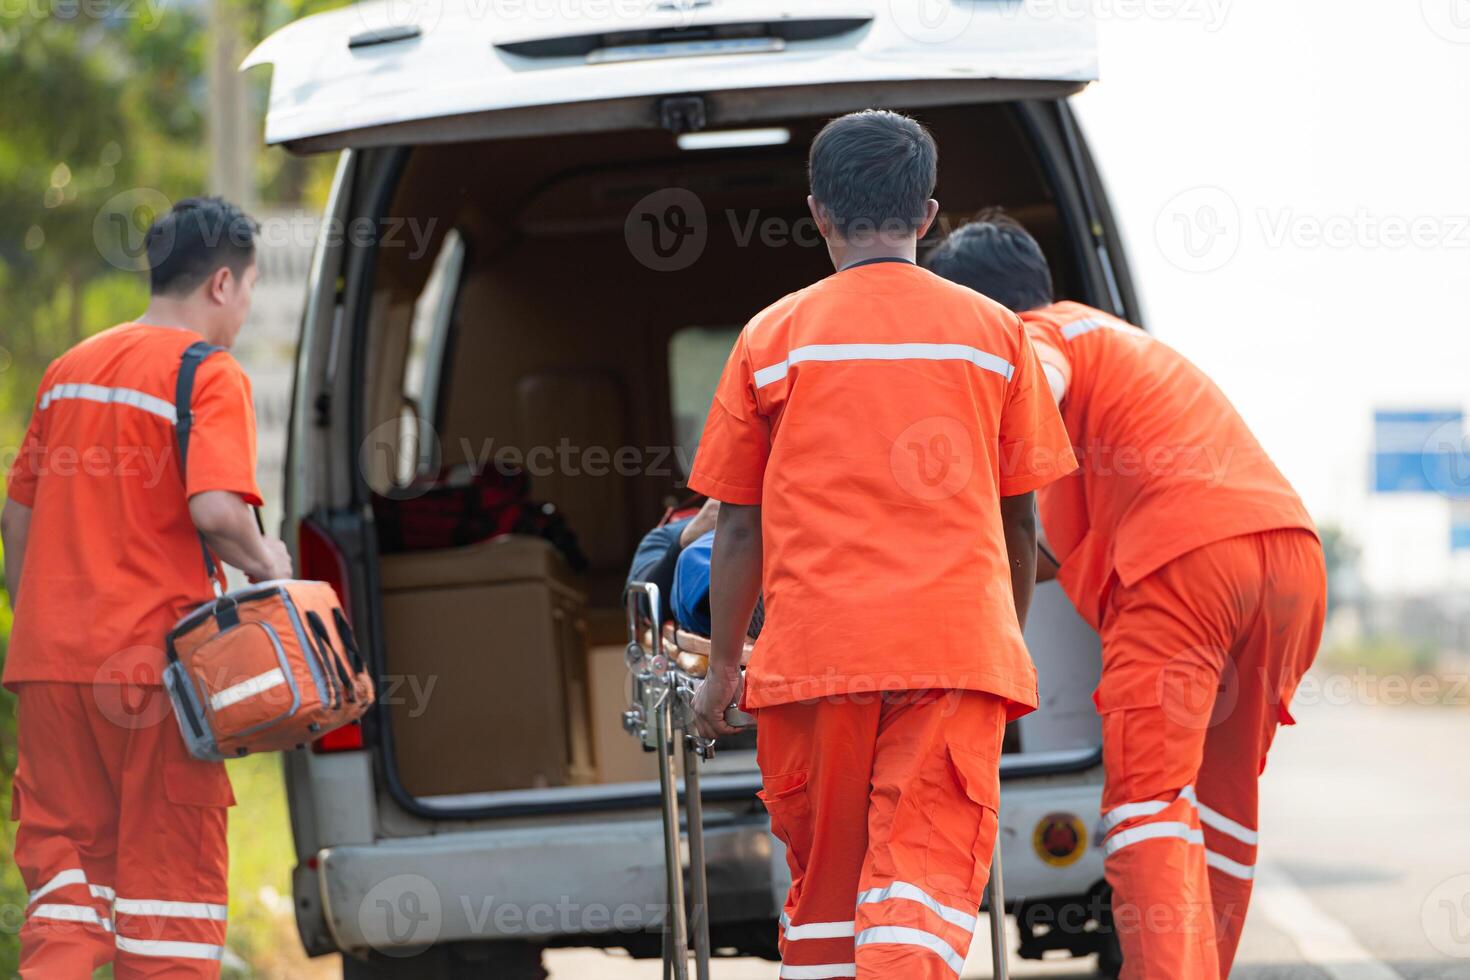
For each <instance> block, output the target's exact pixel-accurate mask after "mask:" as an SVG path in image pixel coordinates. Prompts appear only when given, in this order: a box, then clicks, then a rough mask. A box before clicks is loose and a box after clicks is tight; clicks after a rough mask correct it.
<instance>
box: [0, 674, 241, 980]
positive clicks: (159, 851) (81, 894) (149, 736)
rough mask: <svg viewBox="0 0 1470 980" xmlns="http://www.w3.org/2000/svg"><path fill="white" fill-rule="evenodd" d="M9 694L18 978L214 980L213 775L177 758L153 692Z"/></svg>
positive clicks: (217, 949) (217, 868)
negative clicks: (20, 894)
mask: <svg viewBox="0 0 1470 980" xmlns="http://www.w3.org/2000/svg"><path fill="white" fill-rule="evenodd" d="M16 687H17V688H18V691H19V697H18V710H19V717H18V726H17V742H18V758H19V764H18V765H17V767H16V773H15V785H14V799H13V803H12V810H13V812H12V817H13V818H14V819H18V820H19V821H20V824H19V827H18V828H17V829H16V833H15V859H16V863H17V864H18V865H19V867H20V873H21V876H22V877H23V878H24V880H25V884H26V888H27V889H29V891H30V902H29V904H28V906H27V908H26V920H25V924H24V925H23V926H22V927H21V932H20V940H21V958H20V974H21V976H22V977H24V978H27V980H29V978H45V980H53V978H68V977H82V978H85V977H90V976H91V975H92V971H93V970H94V969H95V968H96V967H98V966H100V965H101V964H103V963H107V962H111V963H113V975H114V976H115V977H117V978H118V980H131V978H138V977H178V978H185V977H217V976H218V975H219V969H220V958H221V956H222V954H223V952H224V942H225V917H226V916H225V911H226V902H227V898H226V880H225V877H226V864H227V851H226V843H225V814H226V812H227V811H226V808H227V807H228V806H229V805H230V804H232V803H233V802H234V797H233V795H232V794H231V791H230V782H229V777H228V776H226V774H225V771H224V766H223V765H222V764H220V763H212V762H200V761H198V760H196V759H194V758H191V757H190V756H189V754H188V752H187V750H186V749H185V748H184V742H183V739H182V738H181V737H180V736H179V732H178V728H177V726H176V724H175V722H174V719H173V716H172V714H171V713H170V712H169V710H168V709H167V704H168V702H167V697H166V695H165V694H164V692H163V690H162V688H158V687H152V686H146V687H140V686H127V685H95V686H94V685H88V684H68V683H49V682H39V681H33V682H28V683H23V684H18V685H16Z"/></svg>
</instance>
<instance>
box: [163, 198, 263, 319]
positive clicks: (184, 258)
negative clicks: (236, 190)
mask: <svg viewBox="0 0 1470 980" xmlns="http://www.w3.org/2000/svg"><path fill="white" fill-rule="evenodd" d="M259 227H260V226H259V225H257V224H256V223H255V221H254V219H252V218H251V217H250V216H249V215H248V214H246V213H245V212H244V211H241V210H240V209H239V208H238V207H236V206H235V205H233V204H231V203H230V202H229V201H226V200H225V199H224V198H222V197H189V198H185V199H184V200H182V201H179V202H178V203H177V204H175V205H174V206H173V208H172V209H170V210H169V212H168V213H167V214H164V215H160V216H159V217H158V218H157V219H156V220H154V222H153V224H152V226H150V227H149V229H148V234H147V235H146V236H145V237H144V239H143V246H144V248H145V249H146V251H147V254H148V284H149V287H150V289H151V291H152V293H153V295H155V296H158V295H162V294H165V293H167V294H170V295H174V296H185V295H188V294H189V293H192V292H193V291H194V290H196V289H198V288H199V286H200V284H201V283H203V282H204V281H205V280H206V279H208V278H209V277H210V276H211V275H213V274H214V272H215V270H216V269H220V268H223V267H225V266H228V267H229V269H230V271H231V272H233V273H234V274H235V275H237V276H238V275H240V274H241V273H243V272H244V271H245V270H246V269H247V268H249V267H250V264H251V263H252V262H254V261H255V233H256V231H257V230H258V229H259Z"/></svg>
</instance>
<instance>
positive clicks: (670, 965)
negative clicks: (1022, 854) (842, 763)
mask: <svg viewBox="0 0 1470 980" xmlns="http://www.w3.org/2000/svg"><path fill="white" fill-rule="evenodd" d="M623 600H624V608H625V611H626V613H627V624H628V651H627V663H628V670H629V672H630V673H631V674H632V679H633V684H632V704H631V706H630V707H629V708H628V710H627V711H625V712H624V714H623V727H624V728H625V729H626V730H627V731H628V733H629V734H630V735H633V736H635V737H637V738H638V739H640V740H641V741H642V743H643V746H644V748H645V749H648V750H650V751H652V752H654V753H656V755H657V758H658V782H659V795H660V803H661V808H662V811H663V832H664V867H665V871H666V877H665V880H666V886H667V892H666V896H667V898H666V902H667V906H668V914H667V916H666V917H665V919H664V931H663V964H664V965H663V975H664V980H688V978H689V956H690V952H691V949H690V946H691V942H692V944H693V954H694V976H695V978H696V980H709V976H710V939H709V891H708V887H707V882H706V878H705V859H704V853H705V852H704V811H703V807H702V805H701V800H700V791H699V763H700V761H701V760H708V759H711V758H713V757H714V751H715V741H714V740H713V739H706V738H702V737H700V736H699V735H698V734H696V728H695V724H694V711H693V700H694V692H695V690H696V689H698V687H699V684H700V682H701V681H702V680H703V678H704V675H705V673H706V671H707V668H708V665H709V660H708V658H709V640H708V638H705V637H700V636H697V635H695V634H691V633H689V632H687V631H684V630H680V629H678V628H677V627H676V626H675V625H674V624H672V623H666V622H664V620H663V617H662V616H661V615H660V609H661V608H662V607H661V605H660V600H661V596H660V594H659V587H658V586H657V585H656V584H654V583H652V582H639V581H634V582H631V583H629V585H628V588H627V590H626V591H625V592H624V594H623ZM749 653H750V650H749V647H748V646H747V649H746V656H747V657H748V656H749ZM725 720H726V721H727V722H729V723H730V724H731V725H734V726H737V727H749V726H753V725H754V724H755V718H754V717H753V716H751V715H749V714H746V713H744V712H742V711H740V710H739V709H738V708H736V707H734V706H731V707H730V708H729V709H727V711H726V713H725ZM676 748H677V752H676V751H675V750H676ZM676 755H677V756H678V757H679V760H680V762H679V763H678V764H677V765H678V766H680V767H682V770H683V776H684V807H685V809H686V810H687V811H688V812H687V815H686V818H685V819H686V822H687V825H688V834H689V903H688V905H686V904H685V896H684V862H683V856H682V850H683V849H682V847H681V840H680V818H679V790H678V775H679V773H678V769H677V768H676V762H675V756H676ZM985 899H986V907H987V908H989V909H990V910H991V915H990V948H991V956H992V961H993V974H992V975H993V976H994V977H996V978H997V980H1005V978H1007V977H1008V976H1009V968H1008V965H1007V955H1006V935H1005V891H1004V886H1003V884H1002V882H1001V866H1000V837H999V835H997V836H996V844H995V853H994V854H993V855H992V857H991V866H990V881H989V883H988V884H987V885H986V888H985Z"/></svg>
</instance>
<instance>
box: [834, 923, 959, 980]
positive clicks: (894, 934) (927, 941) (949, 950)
mask: <svg viewBox="0 0 1470 980" xmlns="http://www.w3.org/2000/svg"><path fill="white" fill-rule="evenodd" d="M869 943H892V944H894V945H898V946H921V947H923V948H924V949H927V950H929V952H931V953H934V954H935V955H936V956H938V957H939V958H940V959H942V960H944V962H945V963H947V964H949V968H950V969H951V970H953V971H954V972H955V976H959V974H960V971H961V970H963V969H964V968H965V958H964V957H963V956H961V955H960V954H959V953H958V952H956V951H955V948H954V947H953V946H951V945H950V944H949V943H947V942H945V941H944V940H943V939H940V938H939V937H938V936H936V935H934V933H932V932H925V931H924V930H923V929H911V928H909V927H908V926H873V927H872V928H871V929H864V930H863V931H862V932H860V933H858V935H857V940H856V943H855V945H857V946H866V945H868V944H869Z"/></svg>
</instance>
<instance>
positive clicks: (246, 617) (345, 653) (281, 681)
mask: <svg viewBox="0 0 1470 980" xmlns="http://www.w3.org/2000/svg"><path fill="white" fill-rule="evenodd" d="M220 349H221V348H218V347H213V346H211V345H209V344H206V343H205V342H203V341H200V342H199V343H196V344H193V345H192V346H190V347H189V349H188V350H186V351H185V352H184V356H183V359H182V362H181V364H180V367H179V380H178V385H177V387H176V388H175V392H174V402H175V409H176V413H177V422H176V427H177V434H178V443H179V467H180V470H181V471H182V472H184V473H187V472H188V469H187V462H188V455H189V430H190V428H191V426H192V422H193V416H192V414H191V412H190V396H191V394H192V392H193V387H194V375H195V373H196V372H197V370H198V368H199V364H200V363H201V362H202V361H203V360H204V359H205V358H207V357H209V355H211V354H213V353H214V352H215V351H217V350H220ZM259 519H260V518H259V513H257V515H256V520H257V521H259ZM199 540H200V546H201V547H202V548H203V551H204V565H205V568H206V569H207V570H208V572H209V577H210V580H211V581H214V582H216V583H217V582H218V579H217V577H216V574H215V572H216V566H215V562H214V557H213V556H212V555H211V554H210V552H209V545H208V543H207V542H205V540H204V536H203V535H200V539H199ZM215 591H216V592H217V593H219V592H220V588H219V586H218V584H216V586H215ZM166 649H167V657H168V664H167V666H166V667H165V668H164V684H165V686H166V688H167V689H168V694H169V699H170V700H171V701H172V702H173V707H174V715H175V716H176V717H177V719H178V723H179V731H180V732H182V733H183V736H184V742H185V743H186V744H187V745H188V747H189V752H190V754H192V755H193V756H195V757H196V758H199V759H209V760H220V759H228V758H232V757H235V756H241V755H248V754H249V753H251V752H271V751H278V750H281V749H292V748H298V747H300V746H303V745H305V744H306V743H307V742H310V741H312V740H314V739H317V738H320V737H321V736H322V735H325V734H326V733H327V732H330V731H332V730H333V729H336V728H340V727H342V726H343V725H346V724H348V723H350V722H353V721H356V720H357V719H358V718H360V717H362V715H363V713H364V712H366V711H367V709H368V706H369V705H371V704H372V702H373V697H374V694H373V681H372V677H371V675H370V674H369V672H368V670H367V665H366V664H365V662H364V660H363V656H362V651H361V650H360V649H359V647H358V645H357V640H356V638H355V637H354V636H353V634H352V627H351V625H349V624H348V622H347V616H346V614H345V613H344V612H343V611H342V605H341V603H340V602H339V601H338V599H337V594H336V592H335V591H333V589H332V587H331V586H330V585H328V584H327V583H325V582H305V581H297V580H295V579H279V580H274V581H270V582H259V583H256V584H254V585H249V586H245V587H244V588H240V589H235V590H233V591H231V592H226V593H223V594H219V595H217V596H216V598H214V599H213V600H211V601H210V602H206V603H205V604H204V605H202V606H200V607H198V608H197V609H195V610H194V611H192V612H190V613H189V614H188V615H187V616H185V617H184V618H183V619H181V620H179V622H178V624H177V625H176V626H175V627H174V628H173V630H172V631H170V633H169V634H168V638H167V648H166Z"/></svg>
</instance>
